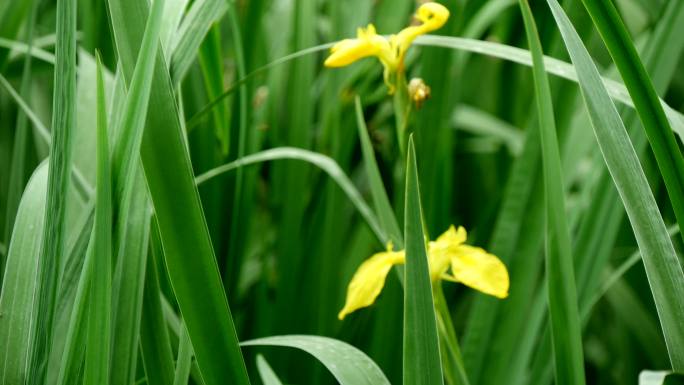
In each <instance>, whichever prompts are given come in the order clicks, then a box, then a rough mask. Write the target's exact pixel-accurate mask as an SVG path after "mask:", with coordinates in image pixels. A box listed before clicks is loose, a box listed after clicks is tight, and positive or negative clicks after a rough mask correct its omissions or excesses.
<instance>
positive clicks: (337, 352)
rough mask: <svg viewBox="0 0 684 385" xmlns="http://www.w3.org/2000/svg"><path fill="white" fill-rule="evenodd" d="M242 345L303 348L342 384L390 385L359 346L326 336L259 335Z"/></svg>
mask: <svg viewBox="0 0 684 385" xmlns="http://www.w3.org/2000/svg"><path fill="white" fill-rule="evenodd" d="M240 345H242V346H283V347H290V348H295V349H300V350H303V351H305V352H307V353H309V354H311V355H312V356H314V357H315V358H316V359H317V360H319V361H320V362H321V363H322V364H323V365H325V367H326V368H328V370H329V371H330V373H332V375H333V376H335V379H336V380H337V381H338V382H339V383H340V384H341V385H385V384H386V385H389V381H387V378H386V377H385V375H384V374H383V373H382V371H381V370H380V368H378V366H377V365H376V364H375V362H373V360H371V359H370V358H368V356H366V355H365V354H364V353H363V352H362V351H360V350H359V349H357V348H355V347H353V346H351V345H349V344H347V343H346V342H342V341H338V340H335V339H332V338H328V337H319V336H307V335H289V336H273V337H264V338H258V339H255V340H249V341H245V342H242V343H240ZM341 357H344V359H340V358H341Z"/></svg>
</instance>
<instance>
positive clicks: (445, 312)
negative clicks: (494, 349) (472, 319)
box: [432, 282, 470, 385]
mask: <svg viewBox="0 0 684 385" xmlns="http://www.w3.org/2000/svg"><path fill="white" fill-rule="evenodd" d="M432 293H433V298H434V301H435V311H436V315H437V328H438V330H439V336H440V344H439V346H440V348H441V349H440V350H441V352H442V365H444V366H443V368H444V377H445V378H446V380H447V383H449V384H450V385H470V381H468V375H467V373H466V371H465V366H464V365H463V356H462V355H461V348H460V347H459V346H458V339H457V337H456V331H455V330H454V323H453V322H452V321H451V314H450V313H449V307H448V304H447V302H446V298H444V289H443V288H442V284H441V283H440V282H437V283H433V286H432Z"/></svg>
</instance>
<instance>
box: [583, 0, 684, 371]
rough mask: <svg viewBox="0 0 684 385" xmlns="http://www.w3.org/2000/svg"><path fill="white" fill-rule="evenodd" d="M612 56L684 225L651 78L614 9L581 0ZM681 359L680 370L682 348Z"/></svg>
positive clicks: (675, 161)
mask: <svg viewBox="0 0 684 385" xmlns="http://www.w3.org/2000/svg"><path fill="white" fill-rule="evenodd" d="M582 3H584V6H585V8H586V9H587V11H588V12H589V15H590V16H591V18H592V20H593V21H594V25H595V26H596V28H597V29H598V31H599V33H600V34H601V37H602V38H603V42H604V43H605V44H606V47H607V48H608V52H610V55H611V56H612V57H613V61H614V62H615V65H616V66H617V68H618V70H619V71H620V74H621V75H622V78H623V80H624V83H625V86H626V87H627V90H628V91H629V94H630V96H631V97H632V100H633V101H634V106H635V108H636V111H637V114H638V115H639V118H640V120H641V123H642V125H643V127H644V130H645V131H646V136H647V137H648V141H649V142H650V144H651V148H652V149H653V154H654V155H655V158H656V161H657V163H658V168H659V169H660V173H661V174H662V176H663V181H664V182H665V187H666V189H667V192H668V195H669V197H670V202H671V203H672V208H673V210H674V213H675V216H676V218H677V223H679V224H680V225H681V224H683V223H684V158H682V153H681V151H680V149H679V145H678V144H677V142H676V140H675V136H674V134H673V133H672V128H671V127H670V124H669V122H668V120H667V116H666V115H665V111H664V109H663V106H662V105H661V104H660V100H659V98H658V94H657V93H656V90H655V88H654V87H653V83H652V82H651V78H650V77H649V76H648V73H647V72H646V68H645V67H644V65H643V64H642V62H641V59H640V58H639V54H638V53H637V50H636V48H635V47H634V44H633V43H632V40H631V38H630V36H629V32H628V31H627V29H626V28H625V26H624V24H623V23H622V20H621V19H620V15H618V12H617V10H616V9H615V6H614V5H613V3H611V2H610V1H606V0H592V1H587V0H582ZM680 354H681V355H682V357H681V360H682V363H681V364H680V365H682V367H684V348H682V352H681V353H680Z"/></svg>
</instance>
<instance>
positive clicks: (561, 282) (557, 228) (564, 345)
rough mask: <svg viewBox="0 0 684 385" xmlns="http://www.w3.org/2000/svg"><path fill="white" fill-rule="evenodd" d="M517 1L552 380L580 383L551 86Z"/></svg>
mask: <svg viewBox="0 0 684 385" xmlns="http://www.w3.org/2000/svg"><path fill="white" fill-rule="evenodd" d="M519 4H520V9H521V11H522V15H523V21H524V24H525V32H526V34H527V41H528V44H529V46H530V52H531V53H532V62H533V66H532V72H533V74H534V85H535V99H536V101H537V111H538V114H539V125H538V126H539V130H540V138H541V149H542V166H543V167H542V168H543V170H544V185H545V194H544V196H545V200H546V286H547V293H548V300H549V317H550V321H551V332H552V338H553V348H554V350H553V351H554V362H555V365H554V367H555V371H556V383H557V384H578V385H582V384H584V383H585V378H584V376H585V375H584V359H583V353H582V333H581V326H580V317H579V312H578V309H577V290H576V288H575V273H574V269H573V259H572V246H571V242H570V231H569V229H568V222H567V218H566V216H565V187H564V184H563V175H562V168H561V158H560V151H559V150H558V137H557V135H556V122H555V118H554V112H553V102H552V99H551V87H550V86H549V80H548V78H547V77H546V76H547V75H546V71H545V70H544V55H543V53H542V48H541V41H540V40H539V34H538V32H537V26H536V23H535V21H534V16H533V15H532V10H531V9H530V6H529V4H528V3H527V0H520V1H519Z"/></svg>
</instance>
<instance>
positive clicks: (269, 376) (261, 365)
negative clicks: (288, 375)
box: [256, 354, 283, 385]
mask: <svg viewBox="0 0 684 385" xmlns="http://www.w3.org/2000/svg"><path fill="white" fill-rule="evenodd" d="M256 365H257V370H259V376H261V382H263V383H264V385H283V383H282V382H281V381H280V379H279V378H278V376H276V374H275V372H274V371H273V369H271V366H270V365H269V364H268V362H266V359H265V358H264V356H262V355H261V354H257V356H256Z"/></svg>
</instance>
